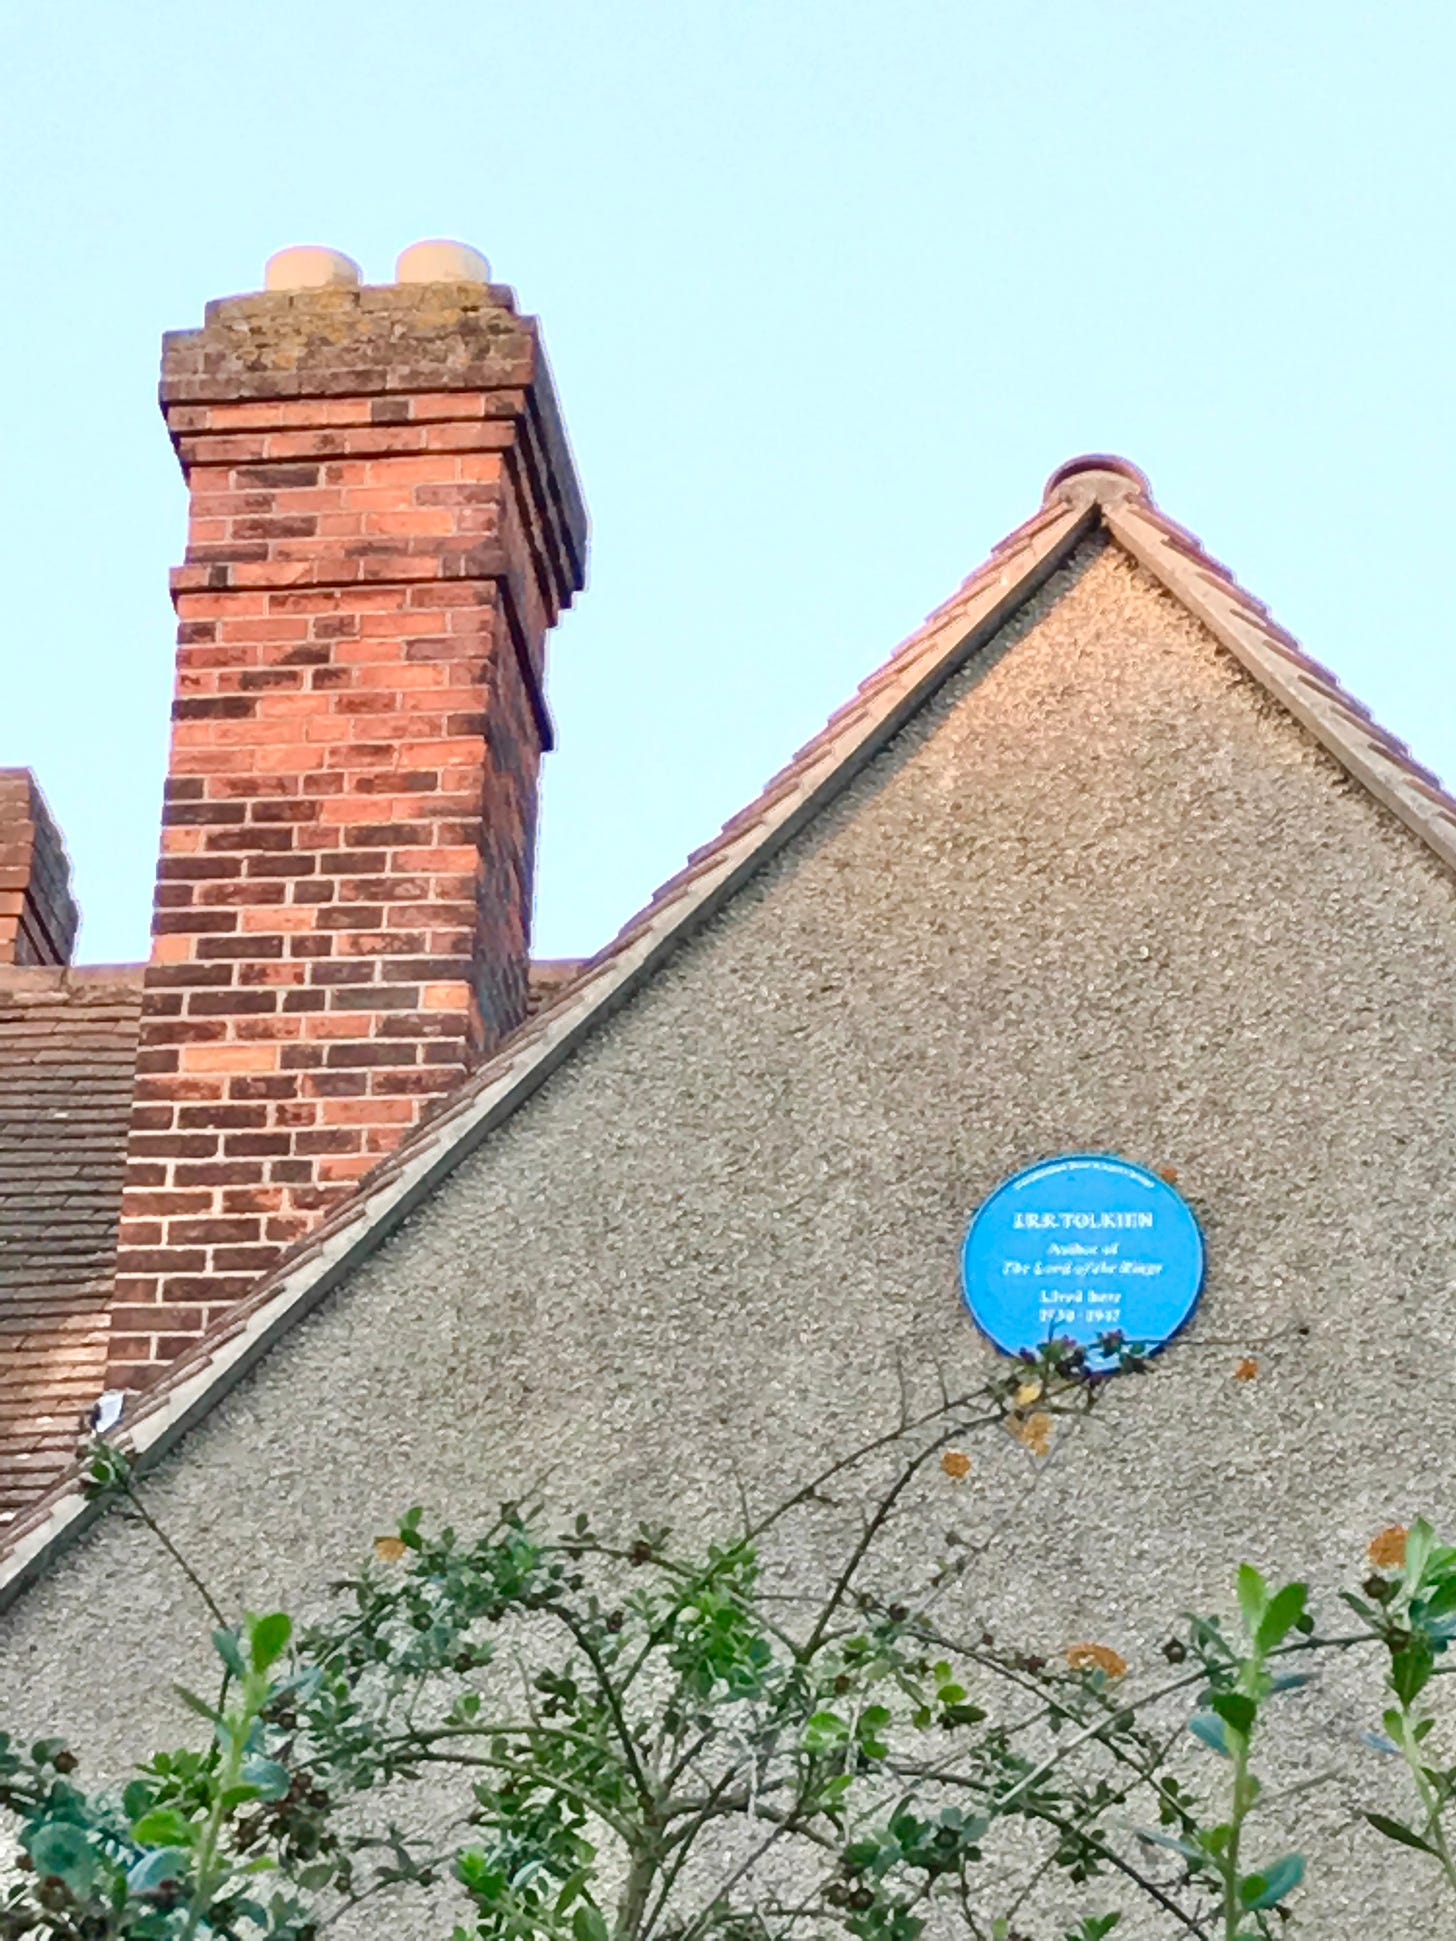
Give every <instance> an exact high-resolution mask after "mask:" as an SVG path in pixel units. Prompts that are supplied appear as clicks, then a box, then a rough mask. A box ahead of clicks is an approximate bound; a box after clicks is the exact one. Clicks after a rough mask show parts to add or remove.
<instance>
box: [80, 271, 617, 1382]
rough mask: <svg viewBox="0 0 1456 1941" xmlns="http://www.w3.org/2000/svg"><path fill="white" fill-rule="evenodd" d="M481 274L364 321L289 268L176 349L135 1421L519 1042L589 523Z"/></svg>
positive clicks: (126, 1299) (133, 1378)
mask: <svg viewBox="0 0 1456 1941" xmlns="http://www.w3.org/2000/svg"><path fill="white" fill-rule="evenodd" d="M486 274H487V272H486V268H485V265H484V262H483V261H482V260H481V259H480V258H478V257H476V256H475V254H474V252H473V251H469V250H464V249H461V248H459V247H458V246H449V247H442V246H438V245H428V246H419V247H418V248H417V249H416V250H414V251H407V252H406V253H405V256H404V257H403V258H401V262H400V278H401V280H400V281H399V282H397V283H395V284H392V285H388V286H382V287H371V288H361V287H359V285H358V281H357V272H356V271H354V269H353V266H352V265H351V264H349V263H348V262H347V259H343V258H339V257H336V256H333V255H331V254H330V253H328V252H323V251H290V252H285V254H284V255H283V256H282V257H281V258H276V259H275V260H274V264H272V265H270V277H269V283H270V287H269V288H268V289H267V290H265V291H264V292H263V293H261V294H259V295H253V296H240V297H230V298H226V299H224V300H222V301H220V302H216V303H212V304H209V305H208V308H207V313H206V321H205V323H204V325H203V327H202V329H200V330H193V331H184V332H180V333H176V334H173V335H170V336H169V337H168V338H167V339H166V343H165V352H164V358H163V367H162V390H161V396H162V405H163V410H164V412H165V415H166V420H167V425H168V429H169V430H170V432H171V435H172V439H173V443H174V445H175V447H176V450H177V455H178V458H179V460H180V461H181V465H182V469H183V473H184V475H185V477H186V479H187V482H188V485H189V488H190V492H191V521H190V528H189V535H188V547H187V553H186V558H185V562H184V564H183V565H182V566H181V567H179V568H177V569H176V570H175V571H174V573H173V576H172V584H173V593H174V598H175V603H176V607H177V613H178V621H179V626H178V650H177V682H176V698H175V701H174V705H173V729H172V749H171V757H170V763H169V774H168V780H167V788H166V807H165V812H164V827H163V834H162V854H161V861H160V866H159V871H158V878H157V888H156V907H155V917H154V923H153V948H152V955H151V961H150V963H149V965H148V968H147V972H146V982H145V997H144V1005H143V1017H142V1025H141V1040H140V1048H139V1053H138V1063H137V1084H136V1098H135V1106H134V1111H133V1118H132V1126H131V1134H130V1142H129V1146H128V1155H127V1169H126V1185H125V1191H124V1198H123V1204H122V1215H121V1229H120V1251H119V1257H118V1263H117V1280H116V1291H115V1300H114V1304H113V1307H112V1312H111V1336H110V1339H111V1347H110V1363H109V1372H108V1380H109V1381H110V1383H111V1384H112V1385H114V1386H117V1387H144V1386H146V1385H147V1383H148V1382H149V1381H150V1380H151V1379H152V1378H153V1377H154V1376H155V1374H156V1373H157V1372H158V1370H159V1367H160V1366H161V1365H162V1364H164V1363H166V1362H168V1361H170V1360H172V1359H174V1358H175V1356H176V1355H177V1354H178V1353H179V1352H181V1351H182V1349H183V1348H185V1346H186V1345H187V1343H188V1342H189V1341H190V1340H192V1339H194V1338H195V1337H196V1336H198V1335H199V1334H201V1333H202V1331H203V1330H204V1328H205V1327H206V1326H207V1324H208V1321H209V1319H210V1318H211V1317H213V1316H215V1315H216V1314H217V1312H218V1311H219V1309H221V1308H223V1307H226V1306H227V1305H228V1304H230V1303H231V1302H232V1301H234V1300H235V1299H237V1298H239V1297H240V1296H241V1295H243V1294H244V1293H246V1292H247V1291H248V1289H249V1288H251V1287H253V1286H254V1285H255V1284H256V1282H257V1279H258V1276H259V1275H260V1274H261V1273H264V1272H266V1270H267V1269H268V1268H269V1266H270V1265H271V1264H272V1263H273V1261H274V1260H275V1259H276V1257H277V1255H278V1253H279V1251H280V1250H281V1249H282V1248H283V1247H284V1246H285V1245H287V1244H288V1243H289V1242H291V1241H293V1240H296V1239H297V1238H298V1237H299V1236H300V1235H301V1234H303V1233H304V1232H306V1231H307V1230H308V1229H309V1228H310V1226H312V1225H313V1224H314V1223H316V1222H317V1221H318V1220H319V1219H320V1218H321V1217H322V1216H323V1215H324V1214H325V1213H326V1212H327V1211H328V1209H329V1208H330V1207H331V1206H332V1205H333V1204H334V1203H335V1202H336V1201H337V1200H338V1199H339V1198H340V1197H341V1196H343V1195H345V1194H347V1193H348V1192H349V1190H350V1189H351V1187H352V1186H353V1184H354V1183H355V1181H357V1180H358V1179H359V1178H360V1177H361V1176H362V1175H363V1174H364V1173H366V1172H367V1171H368V1170H369V1169H370V1168H371V1167H372V1166H374V1165H375V1164H376V1163H377V1162H378V1160H379V1159H380V1158H381V1156H382V1155H384V1154H385V1153H387V1152H388V1151H389V1150H390V1149H391V1148H392V1147H393V1146H394V1145H395V1144H396V1143H397V1142H398V1140H399V1139H400V1138H401V1136H402V1135H403V1134H404V1132H405V1131H406V1130H407V1129H408V1128H409V1127H410V1126H411V1125H412V1124H413V1123H414V1122H415V1121H416V1120H417V1119H418V1118H419V1117H420V1115H421V1113H422V1111H424V1110H425V1108H426V1107H427V1106H428V1104H429V1102H430V1101H431V1100H432V1099H434V1098H437V1097H438V1096H439V1095H440V1094H442V1093H444V1092H446V1091H448V1090H449V1089H450V1088H451V1087H452V1086H454V1085H456V1084H457V1083H458V1082H459V1080H460V1079H461V1078H462V1077H463V1076H464V1075H465V1073H466V1072H467V1070H468V1069H469V1068H470V1067H471V1065H472V1064H473V1063H474V1062H475V1061H476V1060H478V1059H479V1058H480V1057H481V1056H482V1055H484V1054H486V1053H488V1052H489V1051H490V1050H491V1049H492V1048H493V1047H494V1046H495V1045H496V1044H498V1043H499V1042H500V1041H501V1039H502V1038H503V1037H505V1036H506V1035H508V1034H509V1033H510V1032H511V1031H513V1030H514V1029H515V1028H516V1026H517V1025H519V1023H520V1022H521V1020H522V1018H523V1017H524V1016H525V1013H526V1007H527V968H528V943H529V926H530V913H531V894H532V867H533V858H534V852H535V844H536V808H537V781H538V771H539V764H540V757H541V754H542V752H543V751H544V750H545V749H546V748H548V747H549V746H550V738H551V735H550V720H549V716H548V714H547V710H546V704H545V699H544V692H543V679H544V657H545V640H546V634H547V631H548V629H549V628H550V627H551V625H552V624H553V622H554V621H555V620H556V618H557V615H558V613H559V611H560V610H561V608H562V607H564V606H565V605H567V604H568V603H569V601H570V600H571V598H572V596H573V594H574V593H575V592H577V591H578V590H579V589H580V588H581V586H582V584H583V577H584V564H585V546H586V520H585V514H584V512H583V509H582V504H581V500H580V496H579V493H578V489H577V484H576V478H575V474H574V471H573V467H572V462H571V458H570V455H569V452H568V449H567V445H566V440H565V436H564V434H563V431H562V428H561V424H560V420H559V418H558V415H557V410H556V405H555V401H554V397H553V393H552V388H551V381H550V376H549V373H548V369H547V365H546V360H545V355H544V352H543V349H542V346H541V341H540V336H539V332H538V330H537V327H536V324H535V322H534V320H532V319H530V318H526V317H521V316H519V315H517V314H516V310H515V305H514V299H513V297H512V294H511V292H510V291H509V290H507V289H504V288H501V287H500V286H498V285H495V284H491V283H489V282H487V281H485V280H484V279H485V276H486ZM420 278H423V279H425V280H415V279H420Z"/></svg>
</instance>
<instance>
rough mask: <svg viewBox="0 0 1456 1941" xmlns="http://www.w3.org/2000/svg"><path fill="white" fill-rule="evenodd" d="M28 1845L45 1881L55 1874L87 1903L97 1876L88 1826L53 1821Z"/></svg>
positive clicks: (27, 1847)
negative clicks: (87, 1896)
mask: <svg viewBox="0 0 1456 1941" xmlns="http://www.w3.org/2000/svg"><path fill="white" fill-rule="evenodd" d="M25 1844H26V1850H27V1852H28V1853H29V1854H30V1857H31V1859H32V1860H33V1861H34V1862H35V1870H36V1872H37V1873H38V1874H39V1875H40V1877H41V1879H42V1880H48V1879H50V1877H51V1876H52V1875H54V1876H55V1877H56V1878H57V1879H58V1880H63V1881H64V1882H65V1883H66V1885H67V1887H69V1888H70V1890H71V1892H72V1893H73V1894H74V1895H75V1896H76V1898H77V1899H78V1900H84V1898H85V1897H86V1895H87V1894H89V1893H90V1891H91V1884H92V1881H93V1880H94V1879H95V1874H96V1855H95V1853H94V1852H93V1851H92V1848H91V1842H90V1841H89V1840H88V1839H87V1837H86V1829H85V1828H84V1827H80V1826H75V1825H73V1824H72V1823H70V1822H69V1821H65V1820H50V1821H47V1822H46V1823H45V1824H44V1825H42V1826H39V1827H37V1828H36V1830H35V1832H34V1833H32V1834H31V1835H30V1836H29V1837H28V1838H27V1840H26V1843H25Z"/></svg>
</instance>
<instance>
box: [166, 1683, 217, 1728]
mask: <svg viewBox="0 0 1456 1941" xmlns="http://www.w3.org/2000/svg"><path fill="white" fill-rule="evenodd" d="M172 1690H173V1691H174V1692H175V1693H176V1694H177V1696H178V1698H180V1699H181V1701H182V1703H183V1704H184V1705H186V1706H188V1707H189V1708H190V1709H191V1710H192V1711H194V1712H196V1713H197V1714H198V1715H199V1716H200V1717H202V1718H204V1719H206V1720H207V1722H208V1724H209V1725H216V1724H217V1723H218V1719H219V1716H220V1715H219V1713H218V1710H217V1707H216V1706H214V1705H209V1704H208V1702H207V1700H206V1699H205V1698H199V1697H198V1696H197V1694H196V1692H189V1691H188V1689H187V1687H186V1686H185V1685H174V1686H173V1687H172Z"/></svg>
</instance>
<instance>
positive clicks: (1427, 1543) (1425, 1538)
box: [1401, 1516, 1436, 1591]
mask: <svg viewBox="0 0 1456 1941" xmlns="http://www.w3.org/2000/svg"><path fill="white" fill-rule="evenodd" d="M1435 1542H1436V1533H1435V1531H1434V1530H1433V1529H1432V1528H1431V1526H1430V1524H1429V1523H1427V1521H1426V1519H1425V1518H1424V1517H1423V1516H1418V1517H1417V1518H1416V1520H1415V1522H1414V1523H1413V1524H1412V1525H1411V1527H1410V1528H1409V1530H1407V1531H1406V1535H1405V1564H1404V1566H1403V1568H1402V1571H1401V1578H1402V1581H1403V1582H1404V1584H1405V1587H1406V1589H1407V1590H1409V1591H1414V1590H1415V1589H1416V1587H1417V1586H1418V1585H1419V1583H1420V1581H1421V1579H1422V1578H1423V1577H1424V1576H1425V1574H1426V1565H1427V1563H1428V1562H1429V1561H1430V1556H1431V1551H1432V1549H1433V1548H1434V1547H1435Z"/></svg>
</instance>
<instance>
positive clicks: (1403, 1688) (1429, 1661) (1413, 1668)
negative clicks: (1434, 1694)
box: [1390, 1635, 1436, 1705]
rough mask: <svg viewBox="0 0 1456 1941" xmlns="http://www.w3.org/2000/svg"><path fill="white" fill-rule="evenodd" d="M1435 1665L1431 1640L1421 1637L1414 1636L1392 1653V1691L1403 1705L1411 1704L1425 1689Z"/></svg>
mask: <svg viewBox="0 0 1456 1941" xmlns="http://www.w3.org/2000/svg"><path fill="white" fill-rule="evenodd" d="M1435 1664H1436V1659H1435V1653H1434V1652H1433V1651H1432V1649H1431V1645H1430V1641H1429V1639H1427V1638H1423V1637H1420V1636H1419V1635H1413V1636H1412V1637H1411V1640H1410V1642H1409V1644H1406V1645H1403V1646H1402V1647H1401V1648H1400V1649H1399V1650H1396V1651H1392V1652H1391V1654H1390V1689H1391V1690H1392V1691H1393V1692H1394V1693H1395V1695H1396V1697H1397V1698H1398V1699H1399V1700H1400V1702H1401V1704H1402V1705H1409V1704H1411V1703H1412V1702H1413V1701H1414V1700H1415V1698H1416V1697H1417V1696H1418V1695H1419V1694H1420V1693H1421V1692H1422V1691H1423V1690H1424V1689H1425V1685H1426V1681H1427V1680H1428V1679H1429V1678H1430V1676H1431V1673H1432V1672H1433V1671H1434V1670H1435Z"/></svg>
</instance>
